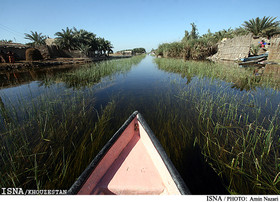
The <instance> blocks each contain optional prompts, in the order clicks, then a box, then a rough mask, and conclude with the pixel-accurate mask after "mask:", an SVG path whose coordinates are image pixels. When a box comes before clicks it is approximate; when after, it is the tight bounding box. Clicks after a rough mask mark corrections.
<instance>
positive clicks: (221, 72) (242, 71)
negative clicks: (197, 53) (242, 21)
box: [154, 58, 280, 90]
mask: <svg viewBox="0 0 280 202" xmlns="http://www.w3.org/2000/svg"><path fill="white" fill-rule="evenodd" d="M154 62H155V63H156V64H157V65H158V66H159V68H160V69H161V70H164V71H167V72H174V73H178V74H181V76H182V77H186V78H188V80H191V78H192V77H193V76H196V77H199V78H204V77H207V78H210V79H220V80H223V81H226V82H229V83H232V84H233V86H232V87H233V88H237V89H240V90H250V89H255V88H256V87H262V88H267V87H269V88H273V89H279V87H280V78H279V77H273V76H272V75H271V74H268V75H263V76H255V74H253V70H254V69H253V68H240V67H239V66H238V65H237V64H233V63H213V62H201V61H187V62H184V61H183V60H179V59H166V58H163V59H160V58H155V59H154Z"/></svg>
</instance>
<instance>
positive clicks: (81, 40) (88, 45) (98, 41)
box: [55, 27, 113, 56]
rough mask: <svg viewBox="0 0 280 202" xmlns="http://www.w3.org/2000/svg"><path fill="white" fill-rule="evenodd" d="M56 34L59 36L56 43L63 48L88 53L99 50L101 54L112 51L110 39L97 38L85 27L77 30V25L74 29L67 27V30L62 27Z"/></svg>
mask: <svg viewBox="0 0 280 202" xmlns="http://www.w3.org/2000/svg"><path fill="white" fill-rule="evenodd" d="M55 35H56V36H57V38H56V44H57V45H58V46H59V47H61V48H62V49H68V50H80V51H82V52H83V53H85V54H86V55H88V54H89V53H90V52H93V53H95V52H97V53H98V54H99V55H102V54H104V55H105V56H108V55H109V53H110V52H112V48H113V46H112V44H111V42H110V41H108V40H105V39H104V38H99V37H98V38H97V37H96V35H95V34H93V33H92V32H88V31H86V30H83V29H80V30H77V29H76V28H75V27H74V28H73V29H69V28H68V27H67V28H66V30H64V29H62V31H61V32H56V33H55Z"/></svg>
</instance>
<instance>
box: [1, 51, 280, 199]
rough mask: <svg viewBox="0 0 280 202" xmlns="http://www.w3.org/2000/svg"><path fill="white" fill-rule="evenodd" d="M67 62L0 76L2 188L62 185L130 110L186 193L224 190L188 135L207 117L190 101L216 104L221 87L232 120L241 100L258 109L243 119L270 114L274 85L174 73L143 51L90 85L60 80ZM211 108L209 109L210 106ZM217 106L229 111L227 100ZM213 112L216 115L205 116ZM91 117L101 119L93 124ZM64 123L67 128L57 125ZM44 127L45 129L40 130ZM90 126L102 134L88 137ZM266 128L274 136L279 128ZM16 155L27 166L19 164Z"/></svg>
mask: <svg viewBox="0 0 280 202" xmlns="http://www.w3.org/2000/svg"><path fill="white" fill-rule="evenodd" d="M75 69H79V67H74V66H73V67H67V68H57V69H56V68H53V69H48V70H46V71H43V70H40V71H29V72H25V73H18V72H17V73H6V74H1V75H0V82H1V83H0V86H2V87H1V88H0V97H1V100H0V101H1V111H0V112H1V113H0V123H1V126H0V134H1V141H2V145H6V146H5V149H4V147H3V148H2V151H1V155H2V158H3V160H2V161H1V165H2V168H4V167H5V166H6V167H8V165H9V163H8V162H9V160H8V159H9V157H7V156H9V155H5V152H6V153H9V150H15V152H14V153H13V155H14V156H13V157H12V158H13V162H17V161H18V163H15V164H13V165H12V166H14V172H13V173H12V171H11V173H9V172H8V171H7V169H6V170H4V169H2V171H1V175H2V177H3V176H7V174H9V178H6V180H2V181H1V184H2V186H3V187H4V186H8V185H10V186H18V187H21V186H25V187H26V188H39V189H48V188H49V189H67V188H69V186H71V184H72V183H73V182H74V180H75V179H76V178H77V177H78V176H79V173H81V171H83V169H84V168H85V167H86V166H87V164H88V163H89V162H90V161H91V160H92V159H93V158H94V155H96V153H97V152H98V150H99V149H100V148H102V146H103V145H104V144H105V142H106V141H107V140H108V138H110V136H112V135H113V134H114V131H116V130H117V129H118V128H119V127H120V126H121V125H122V123H123V122H124V121H125V120H126V118H127V117H129V115H130V114H131V113H132V112H133V111H135V110H138V111H139V112H140V113H141V114H142V115H143V117H144V118H145V120H146V122H147V123H148V124H149V126H150V127H151V129H152V130H153V132H154V133H155V135H156V136H157V137H158V139H159V140H160V142H161V143H162V145H163V147H164V148H165V150H166V152H167V154H168V155H169V156H170V158H171V160H172V161H173V163H174V165H175V167H176V168H177V169H178V171H179V172H180V174H181V175H182V177H183V178H184V180H185V182H186V184H187V186H188V187H189V189H190V190H191V192H192V193H193V194H227V193H228V192H227V190H226V188H225V186H229V184H230V182H229V181H228V180H227V179H226V178H224V177H223V174H221V173H219V172H220V171H217V170H216V172H215V171H214V169H213V168H212V167H211V166H210V165H212V164H213V162H211V161H210V160H209V158H208V159H207V158H206V157H205V156H204V155H202V153H203V152H202V153H201V149H202V148H201V145H199V143H198V142H200V141H199V140H198V139H197V138H196V136H198V134H201V133H202V130H203V129H202V128H204V126H203V127H202V126H201V125H203V124H207V123H206V122H205V120H206V119H202V118H201V114H202V111H203V110H206V111H207V109H203V108H201V107H199V106H198V103H202V104H203V103H204V102H205V103H208V101H207V99H208V98H209V99H210V100H212V101H213V102H216V103H218V100H215V99H221V97H219V96H220V94H223V93H224V94H226V98H224V97H222V98H224V99H225V100H226V99H229V98H230V99H235V100H237V101H238V99H240V100H239V101H240V102H243V104H242V106H240V108H239V109H238V110H237V109H236V115H232V117H235V118H236V119H237V121H238V118H239V121H240V119H241V121H242V118H240V117H237V115H238V116H239V112H240V113H241V112H244V111H245V113H247V114H250V113H252V112H251V111H246V110H247V109H248V106H249V105H251V106H249V108H250V107H251V108H252V111H254V110H255V108H254V106H255V105H256V104H257V105H258V106H262V107H263V108H262V110H263V111H262V113H259V114H258V117H255V116H254V115H252V116H250V117H249V118H248V120H247V121H248V122H254V121H255V120H257V121H259V122H261V121H262V120H264V119H265V118H264V117H266V116H267V118H266V119H265V121H263V124H264V127H267V129H268V128H269V127H270V125H269V124H270V122H271V121H272V119H273V115H274V114H275V113H278V112H277V109H278V108H277V107H278V103H279V102H280V93H279V91H278V90H275V89H272V88H271V89H270V88H263V87H257V88H254V89H252V90H250V89H248V90H240V89H238V88H236V87H234V85H233V83H230V82H227V81H224V80H223V79H219V78H214V79H213V78H207V77H202V76H199V75H192V76H191V77H189V76H188V75H187V76H182V74H179V73H174V72H172V71H166V70H162V69H161V68H160V67H159V65H158V64H157V63H156V62H155V61H154V58H153V57H151V56H146V57H145V58H144V59H143V60H141V61H139V62H138V63H137V64H136V63H135V64H132V65H131V67H130V68H129V69H127V70H125V71H120V72H116V73H113V74H111V75H109V76H104V77H102V78H101V79H100V81H98V82H95V83H93V84H90V85H78V84H77V85H74V84H71V85H69V83H67V82H65V80H64V79H63V77H62V76H61V75H63V74H67V73H68V72H71V71H74V70H75ZM199 97H200V100H199V99H198V98H199ZM268 100H269V101H268ZM46 103H48V104H46ZM267 103H269V104H267ZM45 105H48V106H45ZM205 105H206V104H205ZM23 106H24V107H23ZM220 107H222V105H220ZM216 108H218V107H214V108H213V109H214V113H215V112H216ZM257 109H259V108H257ZM257 109H256V110H257ZM199 110H200V111H199ZM224 110H230V105H229V106H228V107H225V108H224ZM233 111H234V110H233ZM208 113H209V112H207V113H206V114H208ZM211 113H212V112H211ZM233 113H234V112H233ZM228 116H231V115H228ZM32 117H36V118H32ZM215 118H217V116H216V115H215V116H214V118H213V120H214V119H215ZM217 119H218V118H217ZM9 120H16V121H15V122H16V124H17V125H18V126H17V127H18V128H17V129H15V130H16V132H15V134H16V135H18V136H16V137H15V138H17V141H15V143H13V140H11V139H9V138H8V137H4V136H7V134H11V133H13V132H12V131H13V129H12V127H15V126H14V125H13V124H12V122H13V121H9ZM27 120H28V121H27ZM54 120H56V121H54ZM75 120H77V122H79V123H76V121H75ZM78 120H79V121H78ZM196 120H200V122H199V123H198V122H197V121H196ZM97 121H99V122H102V123H101V124H95V123H96V122H97ZM244 121H245V120H244ZM266 121H267V123H266ZM276 121H279V120H276ZM58 123H59V124H58ZM277 123H279V122H277ZM56 124H57V125H58V126H57V125H56ZM220 124H221V125H222V124H223V123H222V122H221V123H220ZM230 124H231V123H230ZM19 125H20V126H19ZM62 125H64V126H62ZM244 125H245V122H244ZM248 125H249V124H248ZM275 125H277V124H275ZM21 126H22V127H21ZM56 127H60V129H57V128H56ZM63 127H64V128H63ZM200 127H201V128H200ZM244 127H245V126H244ZM49 128H51V129H49ZM65 128H70V131H72V132H73V133H72V134H70V132H69V131H67V132H65V131H66V129H65ZM48 130H50V131H51V132H46V131H48ZM234 130H237V129H234ZM256 130H259V129H256ZM7 131H8V132H7ZM55 131H57V134H56V132H55ZM62 131H63V132H62ZM92 131H95V133H98V134H102V135H96V136H95V134H94V132H92ZM274 132H275V133H276V134H278V135H279V129H276V131H274ZM50 134H51V135H50ZM205 134H207V133H205ZM20 136H24V137H25V138H24V142H25V143H26V148H25V147H24V146H22V147H24V149H22V148H20V149H17V147H18V145H20V144H22V143H21V142H20V140H19V139H20V138H19V137H20ZM229 142H230V141H229ZM200 143H201V142H200ZM205 144H206V143H205ZM24 152H26V153H24ZM77 153H79V154H77ZM81 153H83V154H81ZM204 154H206V153H204ZM23 162H25V163H26V165H29V167H28V166H27V168H25V169H23V168H21V169H19V167H20V164H22V163H23ZM78 164H79V165H78ZM240 166H241V165H239V167H240ZM16 170H19V171H18V172H16ZM56 179H57V180H56ZM58 179H59V180H58ZM58 181H59V182H58ZM46 182H48V183H46ZM232 189H233V188H232Z"/></svg>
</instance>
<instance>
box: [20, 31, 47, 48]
mask: <svg viewBox="0 0 280 202" xmlns="http://www.w3.org/2000/svg"><path fill="white" fill-rule="evenodd" d="M24 35H25V37H24V38H25V39H28V40H30V41H31V42H30V43H27V45H30V46H37V45H45V44H46V42H45V40H46V38H47V37H46V36H45V35H42V33H37V32H33V31H31V34H27V33H25V34H24Z"/></svg>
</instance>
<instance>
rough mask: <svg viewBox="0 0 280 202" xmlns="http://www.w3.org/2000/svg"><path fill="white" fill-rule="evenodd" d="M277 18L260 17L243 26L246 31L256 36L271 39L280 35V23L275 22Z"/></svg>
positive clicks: (246, 22)
mask: <svg viewBox="0 0 280 202" xmlns="http://www.w3.org/2000/svg"><path fill="white" fill-rule="evenodd" d="M275 20H276V17H266V16H264V17H263V18H262V19H260V18H259V17H257V18H255V19H251V20H249V21H245V22H244V24H243V26H244V28H245V29H246V30H248V31H249V32H251V33H252V34H254V36H263V37H267V38H270V37H272V36H273V35H275V34H279V33H280V27H279V25H280V21H275Z"/></svg>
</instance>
